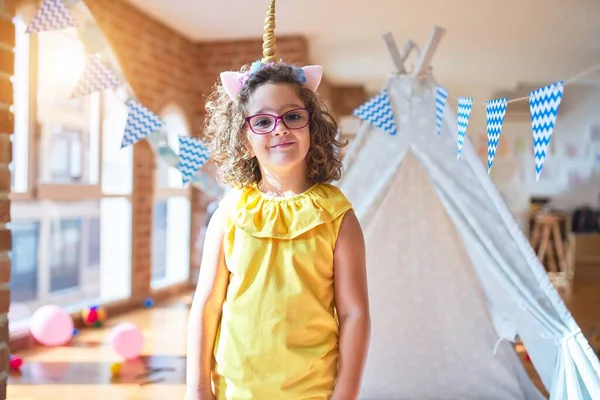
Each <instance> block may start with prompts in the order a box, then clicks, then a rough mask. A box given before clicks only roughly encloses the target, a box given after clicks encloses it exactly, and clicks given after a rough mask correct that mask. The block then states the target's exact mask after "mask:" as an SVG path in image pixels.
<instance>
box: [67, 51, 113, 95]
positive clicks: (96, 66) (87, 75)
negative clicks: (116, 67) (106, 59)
mask: <svg viewBox="0 0 600 400" xmlns="http://www.w3.org/2000/svg"><path fill="white" fill-rule="evenodd" d="M122 83H123V82H122V81H121V79H119V78H117V77H116V76H115V74H114V73H113V71H111V69H110V68H108V67H107V66H106V65H104V64H103V63H102V61H100V60H99V59H98V57H96V56H93V55H92V56H89V57H88V59H87V62H86V64H85V69H84V70H83V74H82V75H81V79H80V80H79V82H78V83H77V86H76V87H75V89H73V93H71V98H76V97H83V96H87V95H89V94H92V93H96V92H102V91H103V90H106V89H114V88H117V87H119V86H121V84H122Z"/></svg>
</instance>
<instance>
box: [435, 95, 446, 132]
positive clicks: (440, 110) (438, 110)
mask: <svg viewBox="0 0 600 400" xmlns="http://www.w3.org/2000/svg"><path fill="white" fill-rule="evenodd" d="M447 101H448V91H447V90H446V89H445V88H443V87H441V86H438V87H437V89H436V91H435V127H436V129H437V134H438V135H441V134H442V124H443V120H444V109H445V108H446V102H447Z"/></svg>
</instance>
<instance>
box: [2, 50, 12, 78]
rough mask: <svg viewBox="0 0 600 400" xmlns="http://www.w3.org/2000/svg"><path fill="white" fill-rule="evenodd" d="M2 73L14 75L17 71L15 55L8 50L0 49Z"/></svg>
mask: <svg viewBox="0 0 600 400" xmlns="http://www.w3.org/2000/svg"><path fill="white" fill-rule="evenodd" d="M0 71H1V72H3V73H5V74H8V75H12V74H14V71H15V53H13V52H12V51H10V50H8V49H4V48H2V49H0Z"/></svg>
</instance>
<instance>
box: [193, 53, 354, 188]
mask: <svg viewBox="0 0 600 400" xmlns="http://www.w3.org/2000/svg"><path fill="white" fill-rule="evenodd" d="M294 69H296V71H297V67H293V66H292V65H289V64H284V63H278V64H274V65H272V66H270V67H269V68H263V69H261V70H259V71H257V72H255V73H253V74H252V75H250V77H249V78H248V80H247V81H246V83H245V84H244V87H243V89H242V91H241V92H240V94H239V95H238V101H235V102H234V101H232V100H231V98H230V97H229V96H228V95H227V93H226V92H225V89H224V88H223V86H222V85H221V84H219V83H217V84H216V85H215V87H214V90H213V92H212V93H211V95H210V96H209V97H208V99H207V102H206V111H207V112H208V117H207V118H206V121H205V126H204V141H205V142H206V144H207V145H208V147H209V149H210V152H211V157H212V159H213V161H214V163H215V165H216V166H217V169H218V172H219V176H220V178H221V179H222V180H224V181H225V182H227V183H228V184H230V185H232V186H234V187H244V186H248V185H250V184H253V183H258V182H259V181H260V180H261V178H262V176H261V172H260V168H259V165H258V161H257V159H256V157H252V156H251V154H250V153H249V151H248V149H249V143H248V138H247V136H246V127H245V121H244V118H245V117H247V111H246V105H247V104H248V101H249V99H250V97H251V96H252V94H253V93H254V91H255V90H256V89H257V88H258V87H259V86H261V85H264V84H267V83H287V84H289V85H291V86H292V87H293V88H294V89H295V90H296V93H297V94H298V97H299V98H300V99H301V100H302V102H303V103H304V105H305V107H306V108H308V109H309V110H311V114H310V121H309V131H310V149H309V151H308V154H307V156H306V159H307V170H308V177H309V179H310V180H311V181H312V182H314V183H329V182H332V181H337V180H339V179H340V178H341V175H342V161H341V156H340V154H339V151H338V149H339V148H341V147H343V146H345V145H346V144H347V143H341V142H339V141H338V140H337V139H336V136H337V133H338V124H337V122H336V121H335V119H334V118H333V116H332V115H331V114H330V113H329V111H328V110H327V106H326V105H325V104H324V103H323V102H322V101H321V100H320V99H319V98H318V97H317V96H316V94H315V93H313V92H312V91H311V90H309V89H307V88H304V87H303V86H302V84H301V83H300V82H299V81H298V78H297V75H296V72H295V71H294ZM248 70H249V66H244V67H243V68H242V69H241V72H246V71H248Z"/></svg>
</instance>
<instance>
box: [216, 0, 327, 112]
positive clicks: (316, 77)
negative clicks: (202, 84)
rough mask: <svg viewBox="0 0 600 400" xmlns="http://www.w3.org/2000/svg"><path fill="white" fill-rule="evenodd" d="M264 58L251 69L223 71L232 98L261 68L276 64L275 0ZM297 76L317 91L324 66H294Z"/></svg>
mask: <svg viewBox="0 0 600 400" xmlns="http://www.w3.org/2000/svg"><path fill="white" fill-rule="evenodd" d="M262 47H263V58H262V60H260V61H255V62H254V63H252V66H251V67H250V71H248V72H245V73H241V72H235V71H225V72H221V75H220V76H221V83H222V85H223V88H224V89H225V92H227V94H228V95H229V97H230V98H231V99H232V100H235V99H236V98H237V95H238V94H239V93H240V91H241V90H242V88H243V87H244V84H245V83H246V81H247V80H248V78H250V76H251V75H252V74H254V73H256V72H258V71H260V70H261V69H264V68H269V66H271V65H273V64H275V62H276V61H275V50H277V46H276V44H275V0H271V4H270V5H269V9H268V11H267V15H266V17H265V28H264V33H263V46H262ZM293 68H294V72H295V73H296V77H297V79H298V81H299V82H301V83H302V85H303V86H304V87H305V88H307V89H309V90H311V91H313V92H316V90H317V88H318V87H319V84H320V83H321V78H322V77H323V68H322V67H321V66H320V65H307V66H305V67H302V68H298V67H293Z"/></svg>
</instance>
